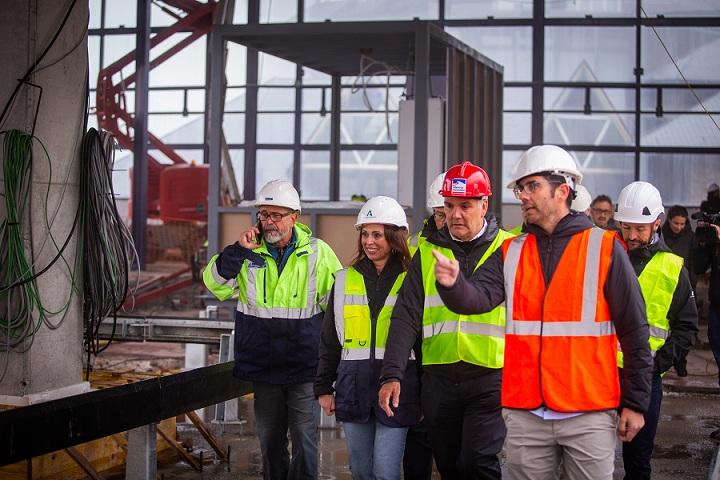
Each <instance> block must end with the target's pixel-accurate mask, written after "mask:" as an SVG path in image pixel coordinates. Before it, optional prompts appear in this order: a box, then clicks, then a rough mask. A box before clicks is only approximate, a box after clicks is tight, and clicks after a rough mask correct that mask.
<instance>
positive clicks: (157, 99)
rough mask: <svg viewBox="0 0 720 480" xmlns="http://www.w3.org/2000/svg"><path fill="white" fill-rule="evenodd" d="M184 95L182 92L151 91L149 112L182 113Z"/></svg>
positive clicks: (149, 93)
mask: <svg viewBox="0 0 720 480" xmlns="http://www.w3.org/2000/svg"><path fill="white" fill-rule="evenodd" d="M182 107H183V93H182V91H181V90H150V91H149V92H148V111H150V112H177V113H182Z"/></svg>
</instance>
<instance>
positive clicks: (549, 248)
mask: <svg viewBox="0 0 720 480" xmlns="http://www.w3.org/2000/svg"><path fill="white" fill-rule="evenodd" d="M546 254H547V262H546V263H545V269H547V278H543V282H544V283H545V292H544V293H543V298H542V307H541V309H540V345H539V347H538V387H539V389H540V402H541V405H540V406H541V407H546V405H545V395H543V378H542V351H543V330H544V329H545V299H546V298H547V294H548V290H549V289H550V280H551V278H552V275H550V268H549V266H550V260H551V257H552V237H550V236H548V244H547V249H546ZM558 264H559V262H558Z"/></svg>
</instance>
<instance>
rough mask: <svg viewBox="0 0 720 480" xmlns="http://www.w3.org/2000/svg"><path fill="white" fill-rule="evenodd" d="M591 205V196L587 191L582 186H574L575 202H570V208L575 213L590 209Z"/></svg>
mask: <svg viewBox="0 0 720 480" xmlns="http://www.w3.org/2000/svg"><path fill="white" fill-rule="evenodd" d="M591 203H592V195H590V192H588V189H587V188H585V187H583V186H582V185H576V186H575V200H573V201H572V205H570V208H572V209H573V210H575V211H576V212H584V211H585V210H587V209H588V208H590V204H591Z"/></svg>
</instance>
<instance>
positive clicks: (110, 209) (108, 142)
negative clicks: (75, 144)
mask: <svg viewBox="0 0 720 480" xmlns="http://www.w3.org/2000/svg"><path fill="white" fill-rule="evenodd" d="M80 157H81V158H80V225H81V230H82V239H81V243H82V251H83V257H84V258H83V321H84V327H85V336H84V344H85V350H86V352H87V360H88V366H89V365H90V355H91V354H94V355H97V354H99V353H100V352H102V351H103V350H104V349H106V348H107V347H108V345H110V342H111V341H112V336H113V335H114V334H115V328H116V325H117V313H116V312H117V311H118V310H119V309H120V308H121V307H122V304H123V302H124V300H125V296H126V295H127V293H128V273H129V271H130V268H131V265H132V263H131V262H132V260H133V259H134V246H133V241H132V237H131V235H130V232H129V231H128V228H127V226H126V225H125V223H123V221H122V218H121V217H120V214H119V213H118V210H117V204H116V202H115V192H114V190H113V184H112V168H113V163H114V161H115V139H114V138H113V136H112V135H111V134H110V133H108V132H105V131H101V132H98V131H97V130H95V129H94V128H91V129H90V130H88V132H87V133H86V134H85V137H84V138H83V142H82V149H81V154H80ZM107 317H112V318H113V329H112V334H111V339H110V342H108V343H106V344H104V345H103V344H102V343H101V341H100V338H99V331H100V324H101V323H102V321H103V320H104V319H105V318H107ZM88 371H89V369H88Z"/></svg>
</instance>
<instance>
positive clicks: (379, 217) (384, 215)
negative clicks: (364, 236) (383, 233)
mask: <svg viewBox="0 0 720 480" xmlns="http://www.w3.org/2000/svg"><path fill="white" fill-rule="evenodd" d="M368 223H382V224H384V225H395V226H396V227H400V228H408V223H407V217H406V216H405V210H404V209H403V208H402V207H401V206H400V204H399V203H398V202H397V200H395V199H394V198H390V197H385V196H383V195H380V196H378V197H372V198H371V199H370V200H368V201H367V202H365V204H364V205H363V206H362V208H361V209H360V212H359V213H358V216H357V222H356V223H355V228H357V229H358V230H359V229H360V228H361V227H362V226H363V225H366V224H368Z"/></svg>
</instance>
